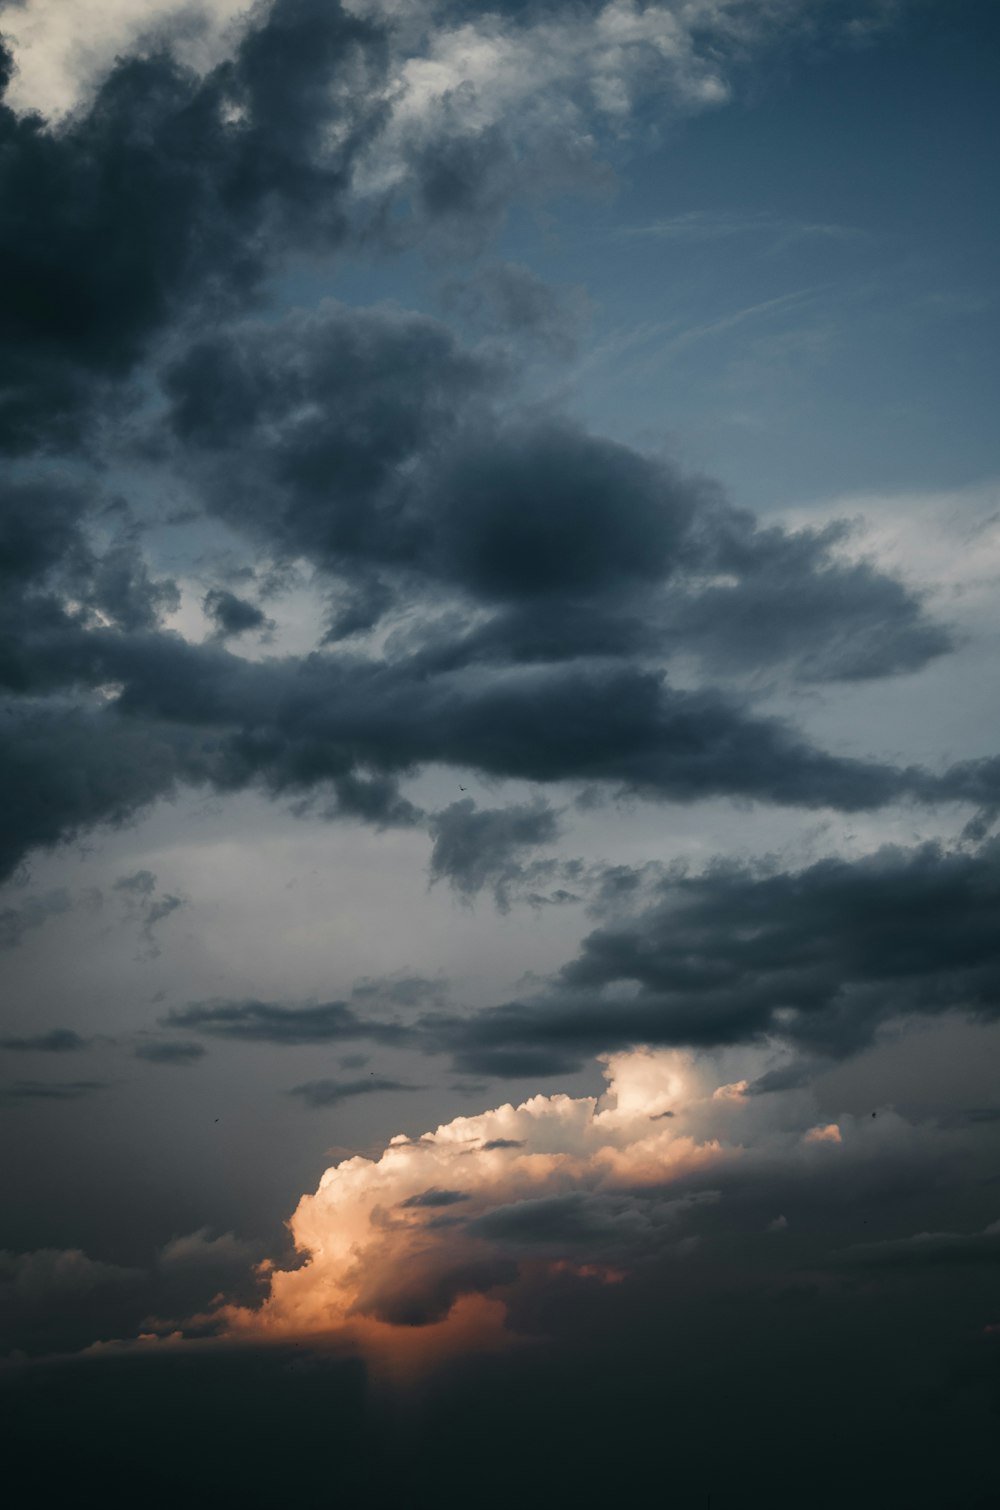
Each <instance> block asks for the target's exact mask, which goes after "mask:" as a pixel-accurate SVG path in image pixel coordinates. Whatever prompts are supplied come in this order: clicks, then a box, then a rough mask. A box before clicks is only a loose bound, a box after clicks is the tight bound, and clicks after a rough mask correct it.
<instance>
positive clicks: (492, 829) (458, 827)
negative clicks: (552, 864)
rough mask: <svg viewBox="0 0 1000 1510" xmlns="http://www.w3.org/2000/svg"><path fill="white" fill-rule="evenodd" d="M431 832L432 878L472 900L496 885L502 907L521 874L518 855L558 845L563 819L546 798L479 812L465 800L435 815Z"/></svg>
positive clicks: (431, 824) (470, 801)
mask: <svg viewBox="0 0 1000 1510" xmlns="http://www.w3.org/2000/svg"><path fill="white" fill-rule="evenodd" d="M429 829H430V834H431V838H432V839H433V840H434V847H433V849H432V850H431V860H430V871H431V879H432V880H433V881H437V880H441V879H446V880H447V881H448V883H449V884H450V885H451V886H452V887H454V889H455V890H456V891H457V892H458V893H459V894H460V895H462V896H464V897H466V898H469V899H471V898H472V897H474V896H476V895H477V894H478V893H479V892H480V891H481V890H482V888H483V887H484V886H492V887H493V889H494V894H495V896H496V899H497V903H498V905H499V906H500V907H501V908H505V907H506V906H507V905H508V894H509V889H510V886H511V885H512V884H513V883H514V882H515V881H517V880H518V879H519V877H520V876H521V874H522V867H521V866H520V864H519V863H518V862H519V857H520V856H522V855H523V854H524V852H525V851H526V850H528V849H532V848H534V847H535V846H536V845H538V844H549V843H552V842H554V840H555V839H556V838H557V837H558V835H559V815H558V813H556V812H555V811H554V810H553V809H552V808H551V807H549V805H548V803H547V802H545V801H544V800H542V799H536V800H535V801H534V802H528V803H516V804H512V805H511V806H509V807H502V808H483V809H479V808H477V807H476V804H475V803H474V802H473V800H472V798H471V797H466V798H464V799H462V800H461V801H459V802H453V803H452V804H451V805H450V806H449V807H446V808H442V809H441V811H440V812H438V813H435V814H434V815H433V817H432V818H431V821H430V824H429Z"/></svg>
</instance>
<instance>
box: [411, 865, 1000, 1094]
mask: <svg viewBox="0 0 1000 1510" xmlns="http://www.w3.org/2000/svg"><path fill="white" fill-rule="evenodd" d="M659 890H660V893H661V897H660V900H658V901H657V902H656V903H655V904H654V905H653V906H651V907H650V908H648V909H647V910H646V911H644V912H642V913H640V914H639V915H638V916H637V917H634V918H632V919H630V920H627V921H625V922H622V923H617V924H615V925H614V926H613V927H605V928H600V929H597V930H595V931H594V932H593V933H591V934H589V935H588V936H587V937H586V938H585V939H584V941H583V945H582V947H581V951H580V954H579V956H578V957H577V959H575V960H574V961H572V962H571V963H570V964H567V965H566V966H564V967H563V969H562V970H561V971H560V973H559V976H558V978H557V979H556V981H555V982H554V983H553V985H552V987H551V988H550V990H549V991H548V992H547V993H543V994H542V995H541V996H539V997H537V998H534V999H532V1000H528V1001H525V1002H512V1003H508V1004H505V1005H503V1006H499V1007H495V1008H491V1009H489V1010H487V1011H485V1012H480V1013H479V1014H477V1015H476V1016H473V1017H469V1018H464V1019H459V1018H454V1017H452V1018H449V1017H447V1016H446V1015H444V1014H439V1015H437V1016H436V1017H435V1016H433V1015H429V1016H428V1017H426V1018H425V1019H424V1023H423V1028H424V1031H425V1033H426V1034H427V1035H428V1039H429V1042H430V1043H432V1044H435V1045H437V1046H439V1047H450V1048H451V1049H452V1050H453V1051H454V1053H455V1060H456V1064H457V1065H458V1066H459V1067H460V1068H462V1069H468V1070H471V1071H474V1072H476V1073H481V1074H491V1075H514V1076H518V1077H520V1076H521V1075H524V1074H528V1073H531V1072H532V1070H534V1071H535V1072H536V1073H554V1072H559V1071H562V1070H566V1069H569V1068H572V1067H573V1066H574V1065H575V1064H579V1062H580V1060H581V1059H582V1058H583V1057H585V1056H587V1055H589V1054H593V1053H598V1052H601V1051H606V1050H609V1049H614V1048H621V1047H624V1046H627V1045H629V1044H633V1043H650V1044H677V1045H713V1044H732V1043H741V1042H742V1043H746V1042H753V1041H756V1040H761V1039H765V1038H769V1037H774V1038H779V1039H785V1040H787V1041H789V1042H791V1043H792V1044H794V1045H796V1046H797V1047H798V1048H799V1049H800V1050H801V1051H802V1052H803V1053H804V1054H806V1055H809V1054H815V1055H819V1056H833V1057H841V1056H843V1055H847V1054H850V1053H853V1052H855V1051H856V1050H858V1049H859V1048H862V1047H863V1046H864V1045H866V1044H868V1043H870V1042H871V1040H872V1037H873V1036H874V1034H875V1031H876V1029H877V1028H878V1027H879V1026H880V1025H881V1024H882V1023H884V1022H886V1021H888V1020H889V1019H891V1018H893V1017H899V1016H904V1015H907V1014H911V1013H918V1014H928V1015H932V1014H936V1013H946V1012H952V1011H954V1012H966V1013H969V1014H971V1015H973V1016H975V1017H979V1018H982V1019H985V1020H994V1019H996V1018H997V1017H1000V940H998V934H997V928H996V917H997V909H998V906H1000V841H997V840H994V841H991V842H990V843H989V844H987V845H985V846H984V847H983V848H982V849H981V850H979V851H978V852H975V853H970V852H967V851H961V850H958V851H947V850H944V849H942V847H941V846H940V845H938V844H925V845H922V846H920V847H918V848H916V849H911V850H905V849H898V848H894V847H887V848H884V849H881V850H879V851H878V852H876V853H875V854H873V855H870V856H867V857H865V858H864V859H862V860H856V861H846V860H836V859H831V860H822V861H820V862H818V863H817V864H815V865H812V866H810V867H808V868H807V869H806V870H804V871H800V872H797V873H783V872H778V873H772V874H768V873H766V872H761V871H760V870H759V869H754V868H753V867H750V866H745V865H738V864H728V863H723V862H718V863H717V864H715V865H713V866H711V867H710V868H709V869H708V870H707V871H706V872H705V873H704V874H703V875H700V876H687V877H677V876H673V877H670V878H668V879H666V880H664V881H663V882H662V884H661V886H660V888H659ZM623 990H624V991H626V992H627V993H628V994H625V995H623V994H621V993H622V991H623ZM609 991H610V993H611V994H607V993H609ZM801 1068H802V1067H801V1066H793V1067H792V1083H796V1077H798V1076H799V1074H800V1070H801ZM787 1083H788V1077H787V1075H785V1074H783V1073H782V1072H779V1074H778V1076H777V1077H772V1083H771V1084H769V1085H767V1086H766V1087H765V1086H763V1085H758V1086H757V1087H756V1088H757V1089H758V1090H762V1089H765V1088H767V1089H781V1088H783V1087H784V1086H785V1085H786V1084H787Z"/></svg>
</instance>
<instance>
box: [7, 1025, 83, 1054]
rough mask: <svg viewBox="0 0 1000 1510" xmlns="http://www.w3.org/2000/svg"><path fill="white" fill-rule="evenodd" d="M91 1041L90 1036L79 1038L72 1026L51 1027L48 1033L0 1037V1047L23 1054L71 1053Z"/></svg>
mask: <svg viewBox="0 0 1000 1510" xmlns="http://www.w3.org/2000/svg"><path fill="white" fill-rule="evenodd" d="M92 1042H93V1040H92V1039H90V1038H81V1037H80V1034H79V1033H74V1031H73V1029H72V1028H52V1029H50V1031H49V1032H48V1033H36V1034H34V1035H28V1036H25V1037H17V1038H0V1049H12V1050H14V1051H15V1052H17V1053H25V1054H73V1053H76V1052H78V1051H79V1050H80V1049H87V1048H89V1047H90V1045H91V1043H92Z"/></svg>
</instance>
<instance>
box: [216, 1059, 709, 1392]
mask: <svg viewBox="0 0 1000 1510" xmlns="http://www.w3.org/2000/svg"><path fill="white" fill-rule="evenodd" d="M603 1063H604V1074H605V1078H606V1080H607V1082H608V1086H607V1090H606V1092H605V1093H604V1094H603V1095H602V1096H599V1097H595V1096H584V1097H571V1096H566V1095H554V1096H541V1095H539V1096H532V1097H531V1098H530V1099H529V1100H527V1101H525V1102H523V1103H522V1104H521V1105H520V1106H512V1105H510V1104H507V1105H504V1106H499V1107H496V1108H494V1109H493V1110H492V1111H486V1112H482V1113H480V1114H479V1115H478V1116H473V1117H457V1118H455V1120H454V1121H452V1122H448V1123H446V1124H444V1125H443V1126H441V1127H438V1128H437V1129H436V1131H434V1132H429V1133H425V1134H423V1136H421V1137H419V1138H409V1137H406V1136H405V1135H402V1134H401V1135H398V1136H397V1137H394V1138H392V1139H391V1140H390V1142H389V1144H388V1146H387V1147H386V1149H385V1151H384V1153H383V1154H382V1155H381V1157H380V1158H377V1159H369V1158H362V1157H355V1158H350V1159H347V1160H345V1161H344V1162H342V1163H340V1164H337V1165H336V1166H334V1167H333V1168H330V1169H327V1170H326V1172H325V1173H324V1175H323V1177H322V1179H321V1180H320V1182H319V1187H318V1189H317V1190H316V1192H315V1193H314V1194H313V1195H304V1196H303V1197H302V1199H301V1200H300V1201H299V1204H298V1207H297V1209H296V1211H295V1213H294V1215H293V1216H292V1218H291V1221H290V1223H289V1226H290V1229H291V1233H292V1236H293V1238H294V1240H295V1245H296V1247H297V1249H298V1250H299V1252H300V1253H303V1254H305V1255H306V1260H305V1262H304V1263H303V1264H302V1266H301V1267H299V1268H296V1269H291V1270H285V1269H269V1270H267V1271H263V1272H264V1277H265V1278H266V1281H267V1284H268V1294H267V1296H266V1299H265V1300H264V1302H263V1304H262V1305H261V1306H259V1307H256V1308H252V1307H235V1306H231V1307H227V1308H225V1309H224V1310H223V1311H222V1312H221V1313H220V1317H221V1319H222V1321H223V1324H224V1327H225V1330H226V1333H227V1334H228V1335H229V1336H230V1337H232V1338H233V1339H236V1338H240V1337H242V1338H246V1339H248V1340H249V1339H250V1338H255V1339H257V1340H263V1339H268V1338H269V1339H273V1340H275V1341H278V1340H287V1339H290V1338H310V1339H320V1338H323V1337H326V1338H328V1339H329V1340H330V1342H331V1343H335V1342H336V1340H337V1339H341V1340H348V1339H349V1340H350V1341H352V1342H353V1343H354V1344H356V1345H357V1346H358V1347H359V1348H360V1349H361V1350H362V1351H363V1352H364V1353H365V1354H366V1355H367V1356H368V1357H369V1358H370V1359H373V1360H375V1361H376V1362H377V1363H381V1364H382V1366H383V1367H384V1368H385V1369H387V1370H389V1371H390V1372H392V1371H396V1372H404V1373H405V1372H406V1371H407V1370H408V1369H411V1368H418V1367H420V1366H423V1365H424V1364H425V1363H426V1362H427V1361H432V1360H433V1359H436V1358H443V1357H446V1356H448V1355H449V1354H451V1353H453V1352H460V1351H465V1350H468V1349H469V1348H476V1349H477V1350H482V1349H492V1348H501V1347H509V1346H513V1345H517V1344H518V1339H516V1338H515V1337H513V1336H512V1335H511V1333H510V1332H509V1331H507V1330H506V1329H505V1325H504V1322H505V1316H506V1308H505V1305H504V1301H503V1296H504V1291H505V1289H506V1287H507V1286H509V1285H511V1284H513V1283H514V1282H515V1281H516V1280H517V1277H518V1272H519V1266H518V1264H517V1263H516V1262H515V1261H513V1260H512V1259H511V1258H510V1256H509V1255H505V1253H504V1252H503V1251H502V1248H501V1247H500V1246H499V1245H498V1244H497V1243H495V1242H493V1241H491V1240H490V1238H489V1237H488V1236H484V1235H483V1233H482V1232H477V1230H476V1229H477V1225H478V1224H480V1223H481V1222H482V1219H483V1218H484V1217H487V1216H489V1215H490V1214H495V1213H497V1212H498V1211H504V1212H509V1211H510V1209H511V1208H514V1207H516V1206H518V1205H519V1204H520V1203H523V1202H526V1201H537V1200H540V1199H542V1198H547V1197H548V1198H550V1197H553V1196H561V1195H567V1194H571V1193H573V1192H581V1193H586V1194H590V1195H592V1194H598V1193H608V1192H614V1191H624V1190H635V1189H637V1188H641V1187H648V1186H666V1185H669V1184H670V1183H671V1182H672V1181H675V1180H677V1179H680V1178H681V1177H682V1176H685V1175H688V1174H690V1173H692V1172H693V1171H696V1170H700V1169H705V1170H708V1169H710V1168H711V1166H712V1164H713V1162H715V1161H716V1160H718V1159H719V1158H720V1157H721V1155H722V1152H723V1149H722V1144H721V1143H720V1142H719V1141H718V1140H717V1139H715V1138H708V1139H704V1138H703V1139H702V1140H701V1141H699V1140H698V1139H697V1138H696V1137H695V1136H693V1135H692V1133H691V1132H690V1131H687V1130H685V1127H684V1113H685V1111H686V1110H688V1109H689V1108H691V1107H694V1106H697V1105H700V1104H701V1103H703V1102H705V1101H708V1102H710V1101H711V1096H712V1087H711V1086H709V1085H705V1084H703V1083H701V1081H700V1078H699V1075H698V1073H697V1071H696V1070H695V1067H694V1064H693V1062H692V1060H691V1059H690V1057H689V1056H687V1055H685V1054H682V1053H679V1052H676V1051H672V1050H653V1049H647V1048H637V1049H633V1050H630V1051H629V1052H627V1053H621V1054H613V1055H608V1056H605V1057H604V1060H603ZM549 1268H550V1270H551V1271H552V1272H556V1273H566V1274H570V1273H572V1274H576V1275H578V1276H583V1277H588V1278H594V1279H597V1280H599V1281H600V1282H602V1283H609V1282H611V1283H613V1282H616V1281H618V1280H620V1279H621V1278H622V1277H623V1276H624V1271H623V1269H622V1268H621V1265H620V1263H619V1262H617V1261H615V1262H611V1263H604V1262H603V1261H601V1260H600V1259H598V1261H595V1262H592V1261H591V1259H590V1256H589V1255H588V1256H587V1258H586V1259H583V1258H580V1261H579V1262H577V1261H576V1259H574V1258H573V1256H572V1255H569V1254H555V1255H551V1261H550V1263H549Z"/></svg>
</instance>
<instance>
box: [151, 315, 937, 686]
mask: <svg viewBox="0 0 1000 1510" xmlns="http://www.w3.org/2000/svg"><path fill="white" fill-rule="evenodd" d="M505 376H506V375H505V373H504V370H503V367H502V366H501V365H498V362H497V360H496V359H495V357H493V356H490V355H488V354H487V353H485V352H484V351H482V350H481V351H479V352H476V351H468V350H464V349H463V348H461V347H460V346H459V345H458V343H457V341H456V339H455V337H454V335H453V334H452V333H451V332H450V331H449V330H448V329H447V328H446V327H445V326H443V325H440V324H439V323H438V322H436V321H433V320H431V319H429V318H427V317H426V316H417V315H412V314H406V313H403V312H401V311H398V310H394V309H390V308H385V309H373V310H357V309H346V308H344V307H342V306H339V305H336V304H333V303H327V304H325V305H323V306H322V307H321V308H320V309H319V310H317V311H314V312H311V313H309V314H302V313H294V314H292V315H289V316H287V317H286V318H285V319H284V320H282V321H278V322H269V323H267V324H264V323H263V322H261V323H257V324H246V325H243V326H239V327H234V328H231V329H229V330H227V331H223V332H219V333H215V334H213V335H212V336H211V337H210V338H207V339H205V340H203V341H201V342H199V343H198V344H197V345H196V346H194V347H193V348H192V349H191V351H190V352H189V353H188V354H187V355H185V356H184V357H183V358H181V359H179V360H178V361H176V362H175V364H174V365H173V367H172V368H171V369H170V370H169V371H168V372H167V374H166V376H165V383H166V388H167V392H168V394H169V396H170V398H171V400H172V423H173V427H174V430H175V433H176V434H177V436H178V439H179V440H180V441H181V442H182V443H183V447H184V456H185V464H186V465H188V466H190V465H191V463H192V461H195V462H197V465H196V466H195V476H196V478H199V480H200V491H201V494H202V497H203V499H204V501H205V503H206V506H207V507H208V508H209V509H210V510H212V511H213V512H217V513H220V514H222V516H223V517H225V518H226V519H227V520H228V521H229V522H230V523H232V524H233V525H234V526H235V527H236V528H238V529H241V530H249V531H250V532H251V533H253V534H255V535H256V536H257V538H258V540H261V541H266V542H267V544H268V545H269V547H270V548H271V549H272V550H277V551H278V552H279V553H286V554H287V553H289V552H291V553H296V552H298V553H302V554H304V555H305V556H307V557H308V558H309V559H310V560H311V561H312V562H314V563H315V564H317V565H319V566H321V567H322V568H324V569H325V570H326V571H328V572H330V573H333V574H335V575H336V574H341V573H347V574H348V576H349V578H351V577H356V575H357V573H358V572H359V571H360V572H361V573H362V576H361V580H360V581H352V583H351V586H350V588H349V589H348V590H347V595H346V597H342V601H341V606H340V607H339V608H337V609H336V610H335V612H334V619H333V625H334V627H333V629H332V631H331V633H332V634H333V635H334V636H343V635H346V634H349V633H357V632H360V631H363V630H365V629H367V628H369V627H370V626H371V625H372V624H373V623H374V622H375V621H376V619H377V618H378V617H379V616H380V615H382V614H384V613H386V612H389V611H390V610H391V609H392V608H393V607H394V606H395V605H396V603H397V601H398V598H399V596H400V594H402V595H403V596H404V597H405V598H406V599H407V600H409V599H411V598H412V596H413V593H414V590H415V589H416V590H420V589H421V584H422V588H423V590H424V591H429V590H430V589H431V587H435V589H436V590H437V591H438V592H439V591H440V589H441V588H442V587H443V588H446V589H448V590H450V591H452V592H457V593H460V594H462V595H463V597H464V600H465V601H466V602H467V603H469V604H476V605H479V607H480V609H482V608H487V609H489V610H490V613H491V617H490V618H489V619H487V620H486V622H485V623H482V622H480V623H476V624H475V625H473V626H471V627H466V628H465V629H464V630H463V629H461V627H460V626H461V620H459V632H456V627H455V626H454V625H449V626H448V627H447V628H446V630H445V631H443V632H441V633H439V634H438V635H437V636H435V634H434V633H433V631H431V633H430V636H429V639H428V643H427V649H426V656H427V664H428V665H429V666H436V667H437V668H439V669H446V668H447V667H449V666H460V665H462V664H465V663H469V662H475V661H479V660H487V661H490V660H493V661H497V662H503V661H509V660H513V661H531V660H563V659H573V658H576V657H579V656H585V655H600V656H610V657H628V656H636V655H661V656H662V654H664V653H670V652H674V651H683V652H685V653H686V654H693V655H695V656H699V657H700V658H701V659H702V660H703V661H704V662H705V664H706V665H707V666H709V667H711V668H712V669H713V670H719V669H722V670H726V671H729V672H738V673H739V672H744V671H747V670H754V669H758V668H760V667H761V666H767V665H789V666H792V667H794V668H795V669H796V671H797V674H799V675H801V676H803V677H805V678H807V679H811V680H816V679H821V680H829V679H831V678H833V679H837V678H841V679H859V678H866V677H873V676H883V675H888V674H894V673H898V672H900V671H906V670H913V669H916V668H918V667H919V666H921V665H923V664H925V663H926V662H927V661H928V660H929V659H931V658H932V657H934V656H937V655H940V654H942V653H944V652H945V651H946V650H948V649H949V648H951V640H950V637H949V634H948V632H947V631H946V629H944V628H943V627H942V626H940V625H937V624H935V623H934V622H932V621H931V620H929V619H928V618H927V617H926V615H925V613H924V609H923V606H922V604H921V601H920V599H919V597H918V596H917V595H916V594H914V593H913V592H912V591H911V590H909V589H907V588H905V587H904V586H903V585H902V584H901V583H899V582H898V581H897V580H896V579H894V578H892V577H889V576H887V575H886V574H885V573H883V572H880V571H878V570H877V569H876V568H875V567H873V566H872V565H870V564H866V563H860V564H859V563H850V562H846V561H844V560H842V559H840V558H839V557H838V556H837V554H836V550H837V547H838V546H840V545H841V544H842V543H843V540H844V535H845V530H844V527H842V526H830V527H828V528H826V529H824V530H801V531H799V532H797V533H794V534H793V533H789V532H788V531H786V530H783V529H780V528H778V527H771V528H768V529H762V528H759V527H758V525H757V523H756V521H755V519H754V518H753V516H752V515H750V514H749V513H747V512H746V511H740V510H737V509H735V508H733V507H732V506H731V505H729V504H728V503H726V502H725V500H724V499H723V498H722V497H721V495H720V493H719V490H718V489H717V488H716V487H714V486H713V485H711V484H709V483H707V482H706V481H704V480H703V479H699V478H695V477H686V476H684V475H683V474H681V473H680V472H679V471H678V470H677V469H676V468H673V467H671V466H670V465H669V464H668V463H667V462H665V461H664V460H662V459H654V458H650V457H647V456H645V455H643V454H641V453H639V452H636V451H634V450H630V449H629V448H628V447H625V446H622V445H619V444H617V443H614V442H611V441H608V440H605V439H602V438H601V437H598V436H593V435H590V434H588V433H587V432H586V431H585V430H583V429H582V428H581V427H580V426H579V425H577V424H575V423H573V422H571V421H569V420H568V419H565V418H560V417H558V416H554V415H550V416H548V417H546V418H538V417H536V418H534V419H531V420H529V419H526V418H523V417H517V416H512V415H509V414H507V415H504V414H503V413H500V412H497V411H496V408H495V402H494V401H495V400H496V399H498V398H499V397H501V396H506V398H507V399H508V400H509V398H510V393H509V392H508V388H509V384H507V383H506V382H505ZM234 479H238V481H239V486H238V487H234ZM276 505H277V506H276ZM665 588H667V589H668V590H666V591H665V590H664V589H665ZM637 594H639V597H638V598H637V596H636V595H637Z"/></svg>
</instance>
